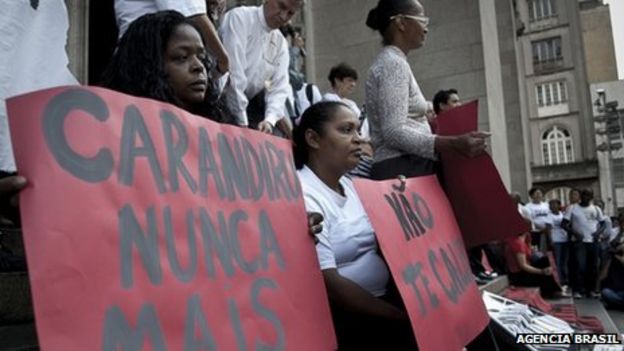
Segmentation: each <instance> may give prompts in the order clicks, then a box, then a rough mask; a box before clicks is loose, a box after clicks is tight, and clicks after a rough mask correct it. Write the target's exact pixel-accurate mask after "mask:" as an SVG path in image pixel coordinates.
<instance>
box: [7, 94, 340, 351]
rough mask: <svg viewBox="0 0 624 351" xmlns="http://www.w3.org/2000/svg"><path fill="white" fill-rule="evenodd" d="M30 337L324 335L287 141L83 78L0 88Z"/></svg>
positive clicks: (328, 340)
mask: <svg viewBox="0 0 624 351" xmlns="http://www.w3.org/2000/svg"><path fill="white" fill-rule="evenodd" d="M8 108H9V116H10V126H11V135H12V139H13V142H14V146H15V153H16V157H17V162H18V169H19V172H20V173H21V174H22V175H24V176H26V178H27V179H28V180H29V187H28V188H27V189H25V190H24V191H23V192H22V194H21V199H20V201H21V203H20V205H21V211H22V218H23V223H24V228H23V230H24V239H25V244H26V248H27V255H28V257H27V258H28V267H29V271H30V278H31V282H32V291H33V298H34V304H35V316H36V323H37V331H38V335H39V341H40V344H41V349H42V350H44V351H45V350H106V351H109V350H110V351H112V350H115V351H118V350H158V351H163V350H214V351H217V350H224V351H230V350H314V351H317V350H332V349H334V348H335V338H334V335H333V330H332V323H331V318H330V312H329V307H328V304H327V296H326V293H325V289H324V286H323V283H322V277H321V273H320V270H319V267H318V263H317V260H316V256H315V251H314V248H313V242H312V239H311V238H310V237H309V236H308V234H307V226H306V220H305V218H306V216H305V211H304V206H303V201H302V196H301V189H300V186H299V182H298V181H297V179H296V173H295V170H294V165H293V164H292V161H291V148H290V144H289V143H288V142H287V141H285V140H280V139H277V138H274V137H270V136H266V135H264V134H261V133H258V132H255V131H251V130H246V129H241V128H238V127H233V126H225V125H220V124H217V123H214V122H211V121H208V120H206V119H202V118H199V117H196V116H192V115H190V114H188V113H186V112H184V111H182V110H180V109H178V108H176V107H173V106H171V105H168V104H164V103H159V102H155V101H152V100H147V99H140V98H135V97H130V96H127V95H123V94H119V93H114V92H111V91H108V90H105V89H98V88H56V89H51V90H45V91H40V92H36V93H32V94H28V95H23V96H19V97H16V98H13V99H11V100H9V102H8Z"/></svg>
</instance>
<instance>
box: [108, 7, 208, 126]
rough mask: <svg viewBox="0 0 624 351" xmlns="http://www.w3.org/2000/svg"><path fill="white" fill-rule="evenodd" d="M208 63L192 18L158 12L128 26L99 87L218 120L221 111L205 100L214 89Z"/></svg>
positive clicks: (174, 13)
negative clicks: (209, 91)
mask: <svg viewBox="0 0 624 351" xmlns="http://www.w3.org/2000/svg"><path fill="white" fill-rule="evenodd" d="M206 60H207V54H206V49H205V48H204V44H203V41H202V38H201V35H200V34H199V31H197V29H195V27H193V24H192V22H191V20H189V19H188V18H187V17H184V16H183V15H182V14H180V13H178V12H175V11H161V12H156V13H152V14H148V15H144V16H142V17H140V18H138V19H137V20H136V21H133V22H132V23H131V24H130V26H129V27H128V30H127V31H126V32H125V33H124V35H123V37H121V40H120V42H119V45H118V47H117V51H116V52H115V54H114V55H113V58H112V60H111V62H110V63H109V65H108V67H107V68H106V70H105V71H104V73H103V78H102V82H101V86H103V87H105V88H109V89H113V90H117V91H119V92H122V93H125V94H130V95H135V96H140V97H145V98H151V99H154V100H159V101H162V102H168V103H170V104H173V105H176V106H178V107H180V108H183V109H185V110H187V111H188V112H190V113H194V114H198V115H202V116H206V117H211V118H212V119H215V120H219V117H218V116H220V114H219V112H218V110H217V109H216V108H215V107H214V106H212V105H211V104H209V103H207V102H205V98H206V94H207V93H208V89H209V87H210V86H211V85H210V84H209V82H208V78H207V67H206V64H207V61H206Z"/></svg>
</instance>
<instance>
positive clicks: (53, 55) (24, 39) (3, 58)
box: [0, 0, 78, 174]
mask: <svg viewBox="0 0 624 351" xmlns="http://www.w3.org/2000/svg"><path fill="white" fill-rule="evenodd" d="M68 29H69V19H68V16H67V8H66V7H65V1H63V0H46V1H39V2H37V3H35V2H28V1H4V2H3V3H2V11H0V33H2V35H1V36H0V171H2V172H6V173H9V174H10V173H13V172H15V171H16V167H15V160H14V156H13V148H12V146H11V136H10V133H9V126H8V121H7V110H6V105H5V99H7V98H9V97H11V96H15V95H20V94H25V93H28V92H31V91H35V90H39V89H46V88H51V87H55V86H59V85H74V84H78V81H77V80H76V78H75V77H74V76H73V75H72V73H71V72H70V71H69V68H68V65H69V59H68V58H67V52H66V51H65V45H67V31H68Z"/></svg>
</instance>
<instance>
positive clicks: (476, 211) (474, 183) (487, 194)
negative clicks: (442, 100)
mask: <svg viewBox="0 0 624 351" xmlns="http://www.w3.org/2000/svg"><path fill="white" fill-rule="evenodd" d="M437 120H438V134H440V135H460V134H464V133H469V132H473V131H476V130H477V120H478V103H477V102H476V101H474V102H471V103H467V104H465V105H463V106H459V107H456V108H453V109H451V110H448V111H446V112H444V113H442V114H440V115H439V116H438V119H437ZM494 133H496V131H494ZM441 159H442V166H443V169H444V171H443V172H442V174H443V176H444V181H443V182H444V189H445V190H446V194H447V196H448V198H449V201H450V202H451V204H452V206H453V209H454V210H455V218H457V223H459V227H460V228H461V232H462V235H463V237H464V242H465V243H466V245H467V246H468V247H473V246H477V245H480V244H485V243H488V242H491V241H494V240H503V239H505V238H507V237H513V236H515V235H517V234H520V233H522V232H525V231H528V230H529V226H528V225H527V223H526V222H525V221H524V220H523V219H522V217H521V216H520V214H519V213H518V208H517V205H516V204H515V203H514V202H513V201H512V200H511V198H510V197H509V193H508V191H507V189H505V185H504V184H503V181H502V180H501V178H500V175H499V174H498V170H497V169H496V165H495V164H494V162H493V161H492V157H490V155H489V154H487V153H484V154H483V155H480V156H478V157H475V158H467V157H465V156H463V155H461V154H459V153H457V152H443V153H442V155H441Z"/></svg>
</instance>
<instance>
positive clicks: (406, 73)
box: [366, 45, 436, 162]
mask: <svg viewBox="0 0 624 351" xmlns="http://www.w3.org/2000/svg"><path fill="white" fill-rule="evenodd" d="M366 109H367V111H368V118H369V123H370V129H371V142H372V143H373V147H374V149H375V162H380V161H383V160H386V159H389V158H394V157H398V156H402V155H417V156H420V157H423V158H427V159H432V160H435V159H436V156H435V152H434V141H435V135H434V134H432V133H431V127H430V126H429V123H428V122H427V117H426V116H425V112H426V111H427V101H426V100H425V97H424V96H423V93H422V91H421V90H420V87H419V86H418V83H416V79H415V78H414V75H413V73H412V69H411V68H410V66H409V63H408V62H407V57H406V56H405V54H404V53H403V51H401V50H400V49H399V48H397V47H396V46H391V45H388V46H385V47H384V48H383V49H382V50H381V52H380V53H379V55H377V58H376V59H375V61H374V62H373V65H372V66H371V68H370V70H369V72H368V78H367V80H366Z"/></svg>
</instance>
